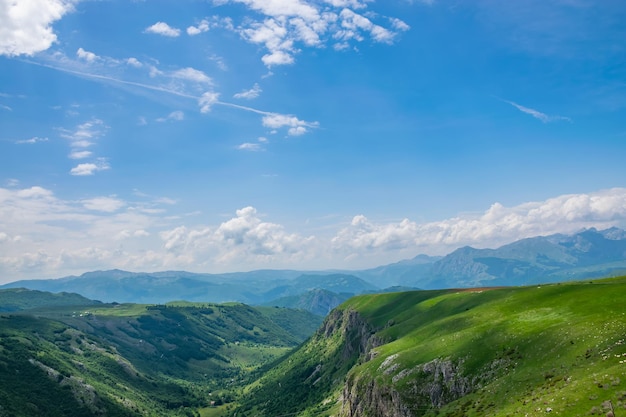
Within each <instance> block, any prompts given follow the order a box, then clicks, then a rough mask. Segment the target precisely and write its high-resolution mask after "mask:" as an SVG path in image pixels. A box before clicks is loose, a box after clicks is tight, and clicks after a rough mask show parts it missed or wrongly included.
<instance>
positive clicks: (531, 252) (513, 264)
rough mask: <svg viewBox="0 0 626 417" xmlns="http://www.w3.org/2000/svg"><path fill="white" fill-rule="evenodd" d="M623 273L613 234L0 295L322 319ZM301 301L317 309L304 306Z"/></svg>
mask: <svg viewBox="0 0 626 417" xmlns="http://www.w3.org/2000/svg"><path fill="white" fill-rule="evenodd" d="M625 273H626V232H625V231H624V230H622V229H618V228H611V229H607V230H602V231H598V230H596V229H587V230H584V231H582V232H580V233H576V234H573V235H562V234H557V235H551V236H540V237H533V238H528V239H522V240H519V241H516V242H514V243H511V244H508V245H505V246H502V247H500V248H497V249H475V248H472V247H469V246H468V247H463V248H460V249H457V250H455V251H454V252H452V253H450V254H449V255H446V256H444V257H430V256H426V255H419V256H417V257H415V258H413V259H409V260H404V261H401V262H398V263H394V264H390V265H385V266H380V267H377V268H373V269H368V270H362V271H333V272H328V271H294V270H259V271H251V272H238V273H228V274H197V273H191V272H184V271H165V272H156V273H135V272H127V271H120V270H111V271H96V272H88V273H85V274H82V275H81V276H78V277H77V276H70V277H65V278H59V279H47V280H26V281H17V282H13V283H9V284H5V285H2V286H0V288H20V287H23V288H28V289H33V290H40V291H49V292H54V293H57V292H72V293H78V294H80V295H82V296H84V297H87V298H90V299H95V300H100V301H104V302H113V301H116V302H134V303H165V302H168V301H173V300H187V301H205V302H227V301H238V302H243V303H247V304H253V305H260V304H266V305H284V306H294V305H296V306H297V305H299V304H300V305H301V306H303V307H302V308H305V309H307V310H309V311H316V312H317V313H318V314H320V312H322V311H325V312H327V311H328V310H329V309H332V308H333V307H335V306H336V305H337V303H339V302H341V301H343V300H345V299H346V298H347V297H349V296H351V295H355V294H362V293H371V292H383V291H385V289H386V288H389V287H394V286H402V287H411V288H421V289H437V288H457V287H458V288H463V287H480V286H510V285H525V284H533V283H541V282H558V281H569V280H575V279H587V278H592V277H605V276H611V275H618V274H625ZM317 290H324V291H325V293H320V292H319V291H317ZM316 291H317V292H316ZM307 294H308V295H307ZM294 297H295V298H294ZM307 297H308V298H309V299H313V300H318V302H311V301H310V300H309V301H306V300H307ZM300 298H301V300H300V301H297V300H298V299H300Z"/></svg>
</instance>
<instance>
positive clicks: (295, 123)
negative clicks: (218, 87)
mask: <svg viewBox="0 0 626 417" xmlns="http://www.w3.org/2000/svg"><path fill="white" fill-rule="evenodd" d="M48 58H49V59H51V60H52V63H41V62H36V61H24V62H28V63H30V64H34V65H39V66H43V67H46V68H50V69H53V70H57V71H62V72H66V73H68V74H73V75H76V76H78V77H84V78H87V79H92V80H94V81H98V82H104V83H114V84H120V85H122V86H131V87H137V88H140V89H146V90H150V91H155V92H160V93H165V94H172V95H174V96H177V97H183V98H187V99H191V100H195V101H196V102H197V103H198V107H199V109H200V112H201V113H210V112H211V110H212V108H213V107H214V106H216V105H217V106H225V107H230V108H234V109H238V110H243V111H246V112H251V113H255V114H259V115H261V116H263V117H262V125H263V126H265V127H270V128H273V129H280V128H283V127H285V128H287V133H288V135H290V136H297V135H302V134H304V133H306V132H308V131H309V130H310V129H313V128H317V127H319V123H318V122H316V121H314V122H308V121H304V120H301V119H299V118H297V117H296V116H293V115H290V114H281V113H275V112H270V111H265V110H260V109H256V108H253V107H249V106H242V105H239V104H235V103H230V102H226V101H221V100H220V99H219V97H220V93H219V92H216V91H213V90H212V89H209V90H208V91H205V92H204V93H202V94H201V95H199V96H198V95H197V94H195V93H194V92H193V90H196V91H197V90H198V89H199V88H201V87H202V86H204V88H207V87H208V88H212V87H213V85H212V84H213V83H212V79H211V78H210V77H209V76H208V75H206V74H205V73H204V72H202V71H200V70H196V69H194V68H191V67H187V68H181V69H178V70H174V71H170V72H167V73H166V72H164V71H160V70H158V69H156V70H157V72H156V73H155V75H154V76H153V77H151V79H155V78H156V77H157V76H158V77H169V79H170V80H171V79H172V78H175V79H178V80H181V81H183V82H185V81H186V82H190V83H191V84H190V87H189V88H185V86H184V85H183V86H182V87H181V86H173V85H172V83H169V84H166V85H153V84H149V83H147V82H137V81H129V80H125V79H122V78H119V77H114V76H111V75H108V74H102V73H97V72H90V71H89V70H91V68H89V67H88V68H86V69H84V70H83V69H82V68H83V67H81V66H80V64H78V63H76V62H75V61H72V60H70V59H69V58H67V57H65V56H59V55H54V56H52V57H48ZM101 58H102V60H103V61H106V62H120V61H118V60H115V59H113V58H110V59H109V58H107V57H101ZM75 67H79V68H81V69H80V70H78V69H75ZM94 70H95V69H94ZM97 70H99V71H102V70H103V68H100V67H99V68H97ZM192 87H193V88H192ZM251 90H252V93H251V94H254V93H255V91H256V87H255V86H253V88H252V89H251ZM251 90H248V91H251ZM259 91H260V88H259Z"/></svg>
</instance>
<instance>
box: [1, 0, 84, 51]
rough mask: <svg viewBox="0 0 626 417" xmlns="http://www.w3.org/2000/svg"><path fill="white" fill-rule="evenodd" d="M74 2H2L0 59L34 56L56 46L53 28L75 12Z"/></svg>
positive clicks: (54, 0)
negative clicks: (4, 57)
mask: <svg viewBox="0 0 626 417" xmlns="http://www.w3.org/2000/svg"><path fill="white" fill-rule="evenodd" d="M74 3H76V1H74V0H29V1H6V0H5V1H2V2H1V3H0V55H8V56H16V55H33V54H35V53H37V52H41V51H45V50H46V49H48V48H50V46H51V45H52V44H53V43H54V42H56V40H57V37H56V35H55V34H54V31H53V29H52V24H53V23H54V22H55V21H57V20H60V19H61V18H62V17H63V16H64V15H65V14H66V13H68V12H71V11H72V10H73V5H74Z"/></svg>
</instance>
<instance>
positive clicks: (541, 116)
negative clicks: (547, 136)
mask: <svg viewBox="0 0 626 417" xmlns="http://www.w3.org/2000/svg"><path fill="white" fill-rule="evenodd" d="M503 101H504V102H505V103H509V104H510V105H511V106H513V107H515V108H516V109H518V110H519V111H521V112H522V113H526V114H529V115H531V116H532V117H534V118H535V119H539V120H541V121H542V122H543V123H548V122H555V121H559V120H564V121H567V122H571V121H572V119H570V118H569V117H565V116H550V115H547V114H545V113H542V112H540V111H538V110H535V109H531V108H529V107H524V106H522V105H520V104H517V103H515V102H513V101H508V100H503Z"/></svg>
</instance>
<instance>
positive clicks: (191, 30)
mask: <svg viewBox="0 0 626 417" xmlns="http://www.w3.org/2000/svg"><path fill="white" fill-rule="evenodd" d="M209 29H210V26H209V21H208V20H206V19H203V20H202V21H201V22H200V23H199V24H198V26H189V27H188V28H187V34H188V35H189V36H195V35H199V34H201V33H204V32H208V31H209Z"/></svg>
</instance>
